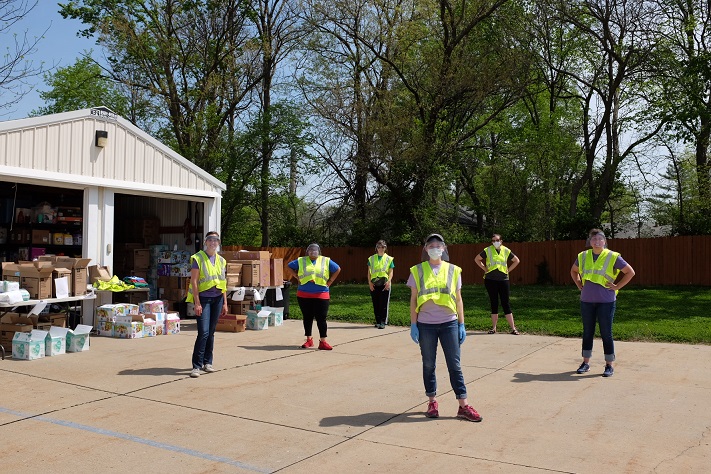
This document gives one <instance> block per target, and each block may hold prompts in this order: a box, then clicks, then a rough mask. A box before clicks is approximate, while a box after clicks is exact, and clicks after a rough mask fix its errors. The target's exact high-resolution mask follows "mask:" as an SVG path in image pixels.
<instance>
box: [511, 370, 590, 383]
mask: <svg viewBox="0 0 711 474" xmlns="http://www.w3.org/2000/svg"><path fill="white" fill-rule="evenodd" d="M601 375H602V374H590V373H588V374H585V375H581V374H577V373H576V372H575V371H574V370H573V371H571V372H560V373H557V374H527V373H522V372H518V373H515V374H514V376H513V377H514V378H513V380H512V382H519V383H520V382H575V381H577V380H581V379H589V378H590V377H600V376H601Z"/></svg>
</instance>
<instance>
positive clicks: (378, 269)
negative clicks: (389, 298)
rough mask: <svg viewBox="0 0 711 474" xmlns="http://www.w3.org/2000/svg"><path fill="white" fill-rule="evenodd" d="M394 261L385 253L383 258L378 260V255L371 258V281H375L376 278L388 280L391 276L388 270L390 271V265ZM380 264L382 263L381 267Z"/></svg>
mask: <svg viewBox="0 0 711 474" xmlns="http://www.w3.org/2000/svg"><path fill="white" fill-rule="evenodd" d="M393 260H394V259H393V258H392V257H391V256H390V255H388V254H386V253H384V254H383V256H382V258H381V259H380V260H378V254H377V253H376V254H375V255H371V256H370V279H371V280H373V279H375V278H388V277H389V275H390V272H388V270H389V269H390V263H391V262H392V261H393ZM378 262H380V265H378Z"/></svg>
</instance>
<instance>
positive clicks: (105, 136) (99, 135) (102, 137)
mask: <svg viewBox="0 0 711 474" xmlns="http://www.w3.org/2000/svg"><path fill="white" fill-rule="evenodd" d="M108 142H109V132H107V131H106V130H97V131H96V140H95V141H94V144H95V145H96V146H98V147H99V148H104V147H105V146H106V144H107V143H108Z"/></svg>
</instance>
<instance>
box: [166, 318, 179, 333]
mask: <svg viewBox="0 0 711 474" xmlns="http://www.w3.org/2000/svg"><path fill="white" fill-rule="evenodd" d="M165 334H166V335H168V334H180V316H178V313H167V314H166V315H165Z"/></svg>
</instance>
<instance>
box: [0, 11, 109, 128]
mask: <svg viewBox="0 0 711 474" xmlns="http://www.w3.org/2000/svg"><path fill="white" fill-rule="evenodd" d="M58 10H59V6H58V5H57V3H56V2H50V1H47V0H39V2H38V4H37V6H36V7H35V8H34V9H33V10H32V11H31V12H30V13H29V14H28V15H27V16H25V18H23V19H22V21H19V22H18V23H15V25H13V27H12V29H11V30H10V33H11V34H12V33H14V34H17V35H18V37H20V36H22V35H23V34H24V32H25V31H27V36H28V38H34V37H37V36H42V34H43V32H44V31H45V30H47V29H48V31H47V32H46V33H44V38H42V39H41V40H40V42H39V44H38V45H37V51H36V52H35V53H33V54H32V55H30V56H28V58H27V59H29V60H32V61H33V63H34V64H39V63H44V67H45V68H51V67H52V66H53V65H56V66H57V67H66V66H69V65H71V64H73V63H74V61H75V60H76V58H78V57H80V56H81V55H82V53H83V52H84V51H85V50H86V51H89V50H93V51H94V53H93V56H94V58H96V59H100V50H99V48H98V47H97V46H96V45H95V44H94V40H93V39H86V38H78V37H77V36H76V32H77V31H78V30H79V29H80V28H81V26H82V24H81V23H80V22H78V21H74V20H65V19H64V18H62V15H60V14H59V13H58ZM3 36H4V37H5V39H7V34H5V35H3ZM29 82H30V84H29V85H30V86H32V87H33V90H32V91H30V92H28V93H27V94H26V95H25V96H24V97H23V98H22V100H21V101H20V102H19V103H17V104H16V105H15V106H14V107H12V109H11V110H9V111H1V112H0V120H13V119H21V118H25V117H27V116H28V115H29V114H30V112H31V111H32V110H33V109H36V108H38V107H40V106H42V105H44V102H43V101H42V100H41V99H40V97H39V93H38V89H39V90H43V91H46V90H47V89H48V88H47V86H46V85H45V84H44V79H43V77H42V76H38V77H34V78H31V79H30V81H29Z"/></svg>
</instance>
